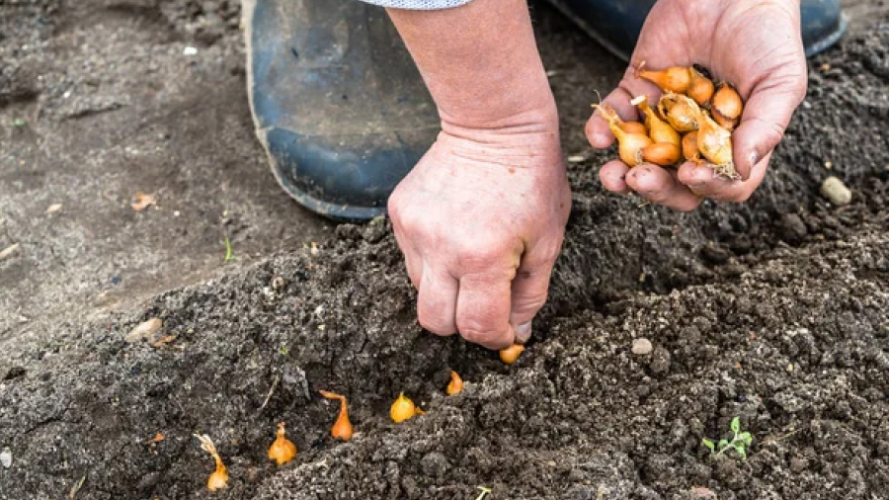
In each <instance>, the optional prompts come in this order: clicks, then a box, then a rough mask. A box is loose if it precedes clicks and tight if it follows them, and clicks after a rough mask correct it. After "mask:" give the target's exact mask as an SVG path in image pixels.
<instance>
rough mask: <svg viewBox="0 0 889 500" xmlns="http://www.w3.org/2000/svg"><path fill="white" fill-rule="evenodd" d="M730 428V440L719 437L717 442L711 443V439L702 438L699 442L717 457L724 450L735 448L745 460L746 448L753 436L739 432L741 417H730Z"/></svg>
mask: <svg viewBox="0 0 889 500" xmlns="http://www.w3.org/2000/svg"><path fill="white" fill-rule="evenodd" d="M731 429H732V440H731V441H729V440H728V439H720V440H719V442H718V443H713V441H711V440H709V439H707V438H704V439H703V440H702V441H701V444H703V445H704V446H706V447H707V449H709V450H710V455H711V456H715V457H719V456H722V455H725V452H727V451H728V450H735V453H737V454H738V456H740V457H741V459H742V460H746V459H747V449H748V448H750V444H751V443H753V436H752V435H750V433H749V432H746V431H744V432H741V419H740V418H739V417H735V418H733V419H732V423H731Z"/></svg>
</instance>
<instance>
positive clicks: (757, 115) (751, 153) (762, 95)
mask: <svg viewBox="0 0 889 500" xmlns="http://www.w3.org/2000/svg"><path fill="white" fill-rule="evenodd" d="M805 92H806V89H805V77H804V76H803V77H800V78H797V77H791V76H788V77H783V78H782V77H776V78H769V79H767V80H764V81H763V82H761V83H760V84H758V85H757V86H756V87H755V88H754V89H753V93H752V95H751V97H750V99H749V100H748V101H747V103H746V104H745V107H744V112H743V114H742V115H741V124H740V126H739V127H738V128H737V129H736V130H735V132H734V133H733V134H732V143H733V146H734V161H735V168H736V169H737V171H738V174H740V175H741V178H742V179H743V180H747V179H749V178H750V176H751V173H752V171H753V167H754V166H755V165H757V164H758V163H760V161H762V159H763V158H765V157H766V155H768V154H769V153H771V152H772V150H773V149H775V147H776V146H777V145H778V143H779V142H781V139H782V138H783V137H784V130H785V129H787V125H788V124H789V123H790V119H791V117H792V116H793V112H794V110H795V109H796V108H797V106H799V104H800V103H801V102H802V100H803V98H804V97H805Z"/></svg>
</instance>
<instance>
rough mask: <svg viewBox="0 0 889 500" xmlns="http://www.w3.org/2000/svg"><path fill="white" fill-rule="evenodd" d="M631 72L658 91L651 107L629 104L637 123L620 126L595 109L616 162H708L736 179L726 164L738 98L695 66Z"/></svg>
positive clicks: (639, 101)
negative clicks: (638, 115) (606, 129)
mask: <svg viewBox="0 0 889 500" xmlns="http://www.w3.org/2000/svg"><path fill="white" fill-rule="evenodd" d="M644 66H645V63H644V62H642V63H641V64H640V65H639V66H638V67H637V68H636V77H637V78H644V79H646V80H649V81H651V82H652V83H654V84H656V85H657V86H658V87H660V88H661V90H663V94H662V95H661V97H660V100H659V101H658V102H657V103H656V104H655V105H652V104H650V103H649V102H648V98H647V96H645V95H640V96H638V97H636V98H634V99H633V100H632V101H630V102H631V103H632V104H633V105H634V106H636V107H637V108H639V111H640V113H641V116H642V117H644V120H643V122H627V121H623V120H622V119H621V118H620V116H618V114H617V112H615V111H614V109H612V108H611V107H610V106H608V105H597V104H594V105H593V107H594V108H596V109H597V110H598V111H599V113H600V114H601V115H602V116H603V117H604V118H605V119H606V120H608V126H609V128H610V129H611V133H613V134H614V136H615V137H616V138H617V142H618V153H619V155H620V159H621V160H622V161H623V162H624V163H626V164H627V165H628V166H630V167H635V166H636V165H639V164H641V163H654V164H656V165H661V166H672V165H676V164H678V163H680V162H682V161H693V162H696V163H709V164H710V166H711V167H712V168H713V169H714V170H715V171H716V173H717V174H719V175H723V176H725V177H728V178H730V179H739V178H740V176H739V175H738V172H737V171H736V170H735V164H734V161H733V160H732V131H733V130H734V129H735V127H736V126H737V125H738V122H739V121H740V119H741V113H742V112H743V110H744V105H743V102H742V101H741V96H740V95H739V94H738V92H737V91H736V90H735V89H734V88H733V87H732V86H731V85H729V84H728V83H726V82H721V83H719V84H714V83H713V81H712V80H711V79H710V78H709V77H708V76H707V75H705V73H706V70H704V69H703V68H701V69H699V68H698V67H697V66H690V67H684V66H674V67H671V68H667V69H664V70H660V71H648V70H645V69H643V68H644Z"/></svg>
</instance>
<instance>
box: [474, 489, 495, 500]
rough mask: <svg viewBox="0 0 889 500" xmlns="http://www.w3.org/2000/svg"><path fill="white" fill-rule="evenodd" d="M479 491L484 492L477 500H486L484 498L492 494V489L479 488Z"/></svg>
mask: <svg viewBox="0 0 889 500" xmlns="http://www.w3.org/2000/svg"><path fill="white" fill-rule="evenodd" d="M478 489H480V490H482V492H481V493H479V494H478V496H477V497H475V500H484V498H485V497H486V496H488V495H489V494H491V488H485V487H484V486H479V487H478Z"/></svg>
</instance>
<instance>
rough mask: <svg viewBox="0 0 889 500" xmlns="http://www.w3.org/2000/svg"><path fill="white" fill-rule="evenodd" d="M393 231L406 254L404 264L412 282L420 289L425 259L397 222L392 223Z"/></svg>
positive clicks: (399, 245) (403, 252)
mask: <svg viewBox="0 0 889 500" xmlns="http://www.w3.org/2000/svg"><path fill="white" fill-rule="evenodd" d="M392 232H393V233H395V242H396V243H398V248H400V249H401V253H402V254H403V255H404V265H405V268H406V269H407V275H408V277H409V278H410V280H411V284H413V285H414V288H415V289H417V290H419V289H420V285H421V283H422V280H423V266H422V264H423V259H422V258H421V257H420V255H419V253H417V251H416V249H414V245H413V243H411V242H410V240H408V239H407V238H406V237H405V235H404V232H403V231H402V230H401V229H400V228H399V226H398V225H397V224H393V225H392Z"/></svg>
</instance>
